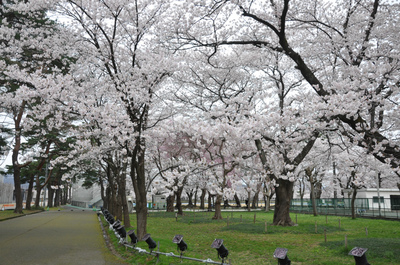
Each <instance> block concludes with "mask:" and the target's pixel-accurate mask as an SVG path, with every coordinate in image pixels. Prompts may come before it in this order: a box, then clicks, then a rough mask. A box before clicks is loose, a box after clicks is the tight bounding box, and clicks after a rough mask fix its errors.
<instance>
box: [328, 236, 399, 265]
mask: <svg viewBox="0 0 400 265" xmlns="http://www.w3.org/2000/svg"><path fill="white" fill-rule="evenodd" d="M320 245H321V246H325V247H328V248H330V249H333V250H334V251H335V252H337V254H345V255H347V254H348V253H349V252H350V250H351V249H352V248H353V247H362V248H368V251H367V253H366V255H367V259H368V258H369V257H370V258H374V259H379V260H385V261H386V262H390V263H388V264H400V255H399V250H400V240H399V239H395V238H373V239H371V238H359V239H349V240H348V248H345V246H344V241H332V242H327V243H321V244H320Z"/></svg>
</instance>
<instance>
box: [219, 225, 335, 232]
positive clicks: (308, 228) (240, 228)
mask: <svg viewBox="0 0 400 265" xmlns="http://www.w3.org/2000/svg"><path fill="white" fill-rule="evenodd" d="M222 230H224V231H237V232H241V233H247V234H259V233H265V223H255V224H254V223H240V224H232V225H229V226H226V227H224V228H222ZM324 230H326V232H327V233H333V232H338V231H342V230H343V229H339V228H338V227H335V226H329V225H320V226H318V228H317V234H324ZM267 233H268V234H275V233H277V234H278V233H281V234H315V225H308V224H307V225H298V226H287V227H282V226H273V225H271V224H268V225H267Z"/></svg>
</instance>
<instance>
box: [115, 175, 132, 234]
mask: <svg viewBox="0 0 400 265" xmlns="http://www.w3.org/2000/svg"><path fill="white" fill-rule="evenodd" d="M118 184H119V191H120V192H119V195H120V199H121V204H122V213H123V220H124V226H125V227H131V219H130V217H129V207H128V201H127V199H126V175H125V172H124V173H123V174H122V175H121V176H120V182H119V183H118Z"/></svg>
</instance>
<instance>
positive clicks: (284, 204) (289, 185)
mask: <svg viewBox="0 0 400 265" xmlns="http://www.w3.org/2000/svg"><path fill="white" fill-rule="evenodd" d="M276 183H277V184H278V185H279V186H278V187H276V189H275V190H276V199H275V211H274V221H273V225H281V226H293V225H294V223H293V222H292V219H290V214H289V209H290V201H291V199H292V198H291V196H292V194H293V193H292V191H293V182H290V181H289V180H283V179H278V180H277V181H276Z"/></svg>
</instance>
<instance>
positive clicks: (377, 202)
mask: <svg viewBox="0 0 400 265" xmlns="http://www.w3.org/2000/svg"><path fill="white" fill-rule="evenodd" d="M352 192H353V190H351V189H345V190H344V196H345V198H348V199H351V196H352ZM378 193H379V195H378ZM348 201H349V200H348ZM355 207H357V208H366V209H370V210H378V209H379V207H380V208H381V209H385V210H390V211H395V210H400V190H399V189H382V188H381V189H379V191H378V189H376V188H368V189H359V190H357V196H356V201H355Z"/></svg>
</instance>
